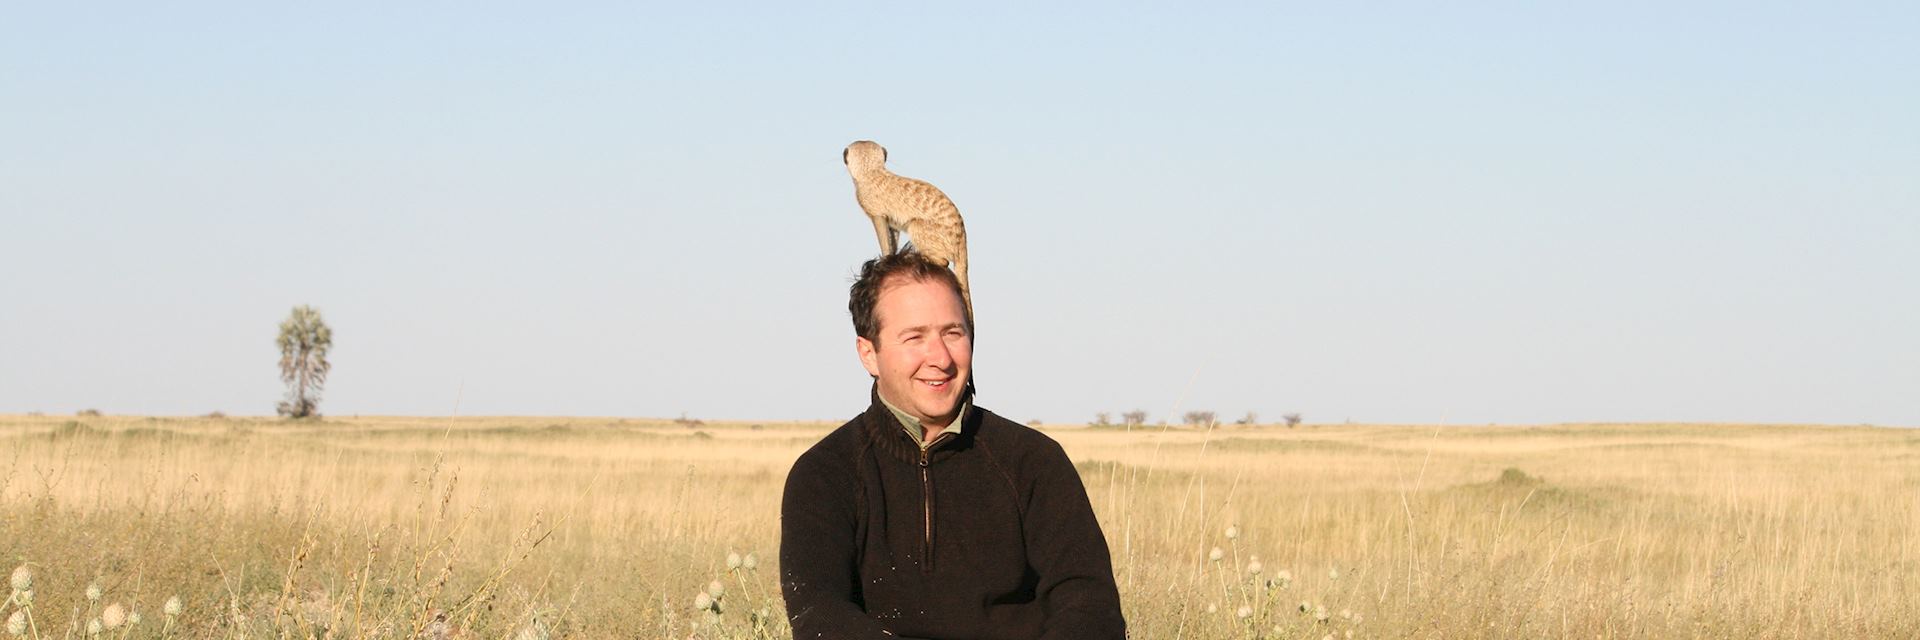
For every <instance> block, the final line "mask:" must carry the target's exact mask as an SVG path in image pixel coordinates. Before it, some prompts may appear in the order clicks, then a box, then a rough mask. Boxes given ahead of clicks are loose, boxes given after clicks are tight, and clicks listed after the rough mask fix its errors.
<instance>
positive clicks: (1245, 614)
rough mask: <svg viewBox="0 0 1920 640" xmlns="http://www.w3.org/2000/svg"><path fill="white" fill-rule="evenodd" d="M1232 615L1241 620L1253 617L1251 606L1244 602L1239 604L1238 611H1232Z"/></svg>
mask: <svg viewBox="0 0 1920 640" xmlns="http://www.w3.org/2000/svg"><path fill="white" fill-rule="evenodd" d="M1233 615H1234V616H1235V617H1238V618H1240V619H1241V620H1245V619H1247V618H1250V617H1253V607H1249V606H1247V605H1244V604H1243V605H1240V609H1239V610H1238V611H1235V612H1233Z"/></svg>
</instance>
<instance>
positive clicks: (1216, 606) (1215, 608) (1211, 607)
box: [1207, 602, 1220, 613]
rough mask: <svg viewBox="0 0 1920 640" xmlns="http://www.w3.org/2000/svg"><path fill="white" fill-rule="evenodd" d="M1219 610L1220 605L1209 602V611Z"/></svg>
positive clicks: (1217, 611) (1215, 611)
mask: <svg viewBox="0 0 1920 640" xmlns="http://www.w3.org/2000/svg"><path fill="white" fill-rule="evenodd" d="M1219 612H1220V605H1218V604H1214V603H1212V602H1209V603H1207V613H1219Z"/></svg>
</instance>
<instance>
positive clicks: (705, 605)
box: [693, 591, 713, 611]
mask: <svg viewBox="0 0 1920 640" xmlns="http://www.w3.org/2000/svg"><path fill="white" fill-rule="evenodd" d="M712 608H713V596H710V595H707V592H705V591H702V592H700V595H697V596H694V597H693V609H694V610H695V611H706V610H708V609H712Z"/></svg>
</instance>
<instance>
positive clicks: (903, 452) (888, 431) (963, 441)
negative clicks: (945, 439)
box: [860, 383, 985, 462]
mask: <svg viewBox="0 0 1920 640" xmlns="http://www.w3.org/2000/svg"><path fill="white" fill-rule="evenodd" d="M868 395H869V396H871V404H869V405H868V406H867V411H866V412H865V413H862V414H861V415H860V418H861V419H860V422H861V423H862V424H863V425H865V428H866V432H867V439H868V440H869V441H871V442H872V443H873V446H874V447H876V448H879V449H883V450H885V451H886V452H887V454H888V455H889V456H891V457H893V458H896V459H898V460H900V461H902V462H917V461H918V460H919V458H920V447H921V445H922V444H923V443H922V440H921V439H920V438H917V437H913V436H910V435H908V431H907V429H906V428H904V425H903V423H902V422H901V420H900V419H899V418H898V417H897V416H896V415H895V411H894V409H893V408H892V407H891V406H888V404H887V401H886V400H883V399H881V398H880V385H879V384H878V383H876V384H874V385H873V388H872V390H870V391H869V392H868ZM960 403H961V406H962V407H963V409H962V410H961V411H960V415H958V416H956V417H955V418H954V421H953V424H951V425H948V426H947V429H946V430H945V431H944V432H943V433H957V434H959V435H957V436H956V437H954V438H951V439H950V442H949V443H948V444H944V445H941V447H940V448H941V449H948V448H963V447H965V446H967V445H969V444H971V443H972V440H973V434H974V432H975V431H977V430H978V429H979V425H980V419H981V418H980V416H981V414H983V413H985V411H984V410H981V409H980V408H979V407H976V406H973V388H972V387H971V386H969V387H968V388H967V392H966V394H965V395H963V396H961V397H960ZM936 439H938V438H937V437H936Z"/></svg>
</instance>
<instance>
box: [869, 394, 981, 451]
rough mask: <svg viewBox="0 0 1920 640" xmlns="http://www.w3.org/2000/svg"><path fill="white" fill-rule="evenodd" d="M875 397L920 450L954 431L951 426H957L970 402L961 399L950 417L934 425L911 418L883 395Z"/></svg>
mask: <svg viewBox="0 0 1920 640" xmlns="http://www.w3.org/2000/svg"><path fill="white" fill-rule="evenodd" d="M876 395H878V396H879V397H880V404H881V405H883V406H885V407H886V408H887V411H888V412H889V413H892V414H893V417H894V419H896V420H898V421H899V422H900V426H901V427H903V428H904V429H905V431H906V432H907V434H908V435H910V436H913V437H914V439H915V441H917V442H919V443H920V446H921V447H922V448H924V447H926V446H927V445H928V444H931V443H932V442H933V440H934V439H935V438H938V437H940V434H942V433H947V432H949V431H954V428H953V426H954V425H956V424H959V421H960V418H961V417H962V416H965V415H966V414H967V406H968V405H969V404H971V402H972V399H971V398H963V399H961V400H960V406H959V407H957V408H956V409H955V410H954V412H953V414H952V415H949V416H946V417H945V419H944V420H942V421H941V422H939V423H935V422H934V421H933V420H921V419H919V418H916V417H913V415H912V414H909V413H907V412H905V411H901V410H900V407H899V405H896V404H894V403H893V401H892V400H889V399H887V396H886V394H884V393H877V394H876Z"/></svg>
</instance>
